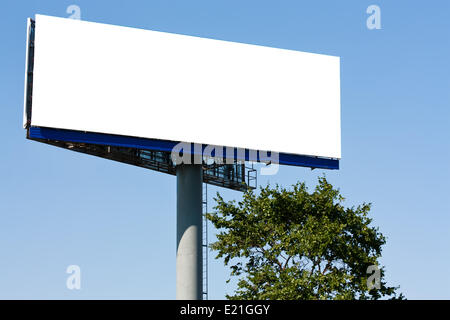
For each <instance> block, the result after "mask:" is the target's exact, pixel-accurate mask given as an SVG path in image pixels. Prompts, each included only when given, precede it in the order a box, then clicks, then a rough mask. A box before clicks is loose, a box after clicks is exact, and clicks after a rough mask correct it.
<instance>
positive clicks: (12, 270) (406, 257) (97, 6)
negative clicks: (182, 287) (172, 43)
mask: <svg viewBox="0 0 450 320" xmlns="http://www.w3.org/2000/svg"><path fill="white" fill-rule="evenodd" d="M71 4H76V5H78V6H79V7H80V8H81V19H82V20H88V21H95V22H103V23H109V24H116V25H124V26H130V27H137V28H144V29H152V30H158V31H166V32H174V33H181V34H187V35H193V36H201V37H208V38H214V39H222V40H229V41H237V42H244V43H252V44H258V45H265V46H272V47H278V48H285V49H293V50H300V51H307V52H314V53H323V54H330V55H336V56H340V57H341V91H342V101H341V102H342V161H341V169H340V170H339V171H333V172H332V171H326V172H325V171H324V170H314V171H311V170H309V169H307V168H296V167H281V169H280V171H279V173H278V174H277V175H275V176H270V177H261V176H260V177H259V180H258V182H259V183H260V184H263V185H265V184H266V183H267V182H270V183H279V184H282V185H286V186H288V185H290V184H293V183H295V182H296V181H298V180H304V181H306V182H307V184H308V185H309V186H310V187H311V188H313V187H314V184H315V181H316V180H315V179H316V177H317V175H322V174H323V173H324V172H325V173H326V175H327V177H328V179H329V180H330V181H331V182H332V183H333V184H334V185H336V186H337V187H339V188H340V189H341V191H342V193H343V194H344V196H346V197H347V199H348V200H347V204H348V205H356V204H359V203H361V202H364V201H366V202H372V203H373V210H372V213H371V214H372V217H373V218H374V221H373V224H374V225H377V226H379V227H380V231H381V232H383V233H384V234H385V235H386V236H387V244H386V246H385V247H384V251H383V258H382V263H383V265H385V266H386V272H387V279H388V282H389V284H391V285H400V286H401V291H402V292H403V293H404V294H405V295H406V297H407V298H410V299H431V298H446V299H449V298H450V273H449V269H450V250H449V249H450V201H449V191H448V185H449V181H450V169H449V167H450V164H449V158H450V142H449V141H450V140H449V139H450V130H449V124H450V108H449V107H450V62H449V61H450V36H449V35H450V18H449V17H448V12H449V11H450V2H448V1H447V0H440V1H438V0H436V1H415V0H410V1H404V0H403V1H402V0H396V1H392V0H391V1H372V0H371V1H365V0H345V1H335V0H329V1H318V0H315V1H312V0H311V1H298V0H296V1H274V0H272V1H263V0H258V1H253V0H252V1H250V0H246V1H235V0H227V1H222V0H220V1H219V0H215V1H211V0H207V1H196V0H191V1H186V0H184V1H167V0H162V1H155V0H150V1H112V0H108V1H92V0H89V1H74V0H71V1H2V2H1V3H0V39H1V42H0V43H1V47H0V110H1V113H0V131H1V137H2V156H1V158H0V298H3V299H5V298H32V299H35V298H41V299H47V298H62V299H66V298H68V299H72V298H74V299H78V298H86V299H91V298H136V299H173V298H175V245H176V244H175V241H176V233H175V214H176V212H175V210H176V203H175V192H176V184H175V182H176V181H175V177H173V176H169V175H165V174H162V173H157V172H153V171H148V170H145V169H141V168H138V167H133V166H128V165H124V164H120V163H116V162H112V161H107V160H104V159H100V158H95V157H91V156H88V155H84V154H78V153H74V152H70V151H66V150H63V149H59V148H55V147H51V146H47V145H44V144H40V143H37V142H33V141H28V140H26V139H25V130H23V129H22V108H23V83H24V60H25V38H26V18H27V17H32V16H34V14H36V13H41V14H47V15H53V16H60V17H67V16H69V14H67V13H66V8H67V7H68V6H69V5H71ZM372 4H376V5H378V6H379V7H380V9H381V29H380V30H369V29H368V28H367V26H366V19H367V18H368V17H369V14H367V13H366V9H367V7H368V6H369V5H372ZM68 63H70V62H68ZM247 120H248V121H252V119H247ZM225 125H227V124H224V126H225ZM269 125H270V124H264V123H261V128H262V129H264V128H265V127H267V126H269ZM246 134H252V135H254V134H257V133H256V132H248V133H246ZM217 191H220V192H221V193H222V194H223V195H224V197H225V199H228V200H231V199H239V197H240V194H239V193H238V192H234V191H227V190H223V189H219V188H215V187H210V188H209V194H210V195H211V194H213V193H215V192H217ZM211 205H212V199H211V198H210V199H209V206H210V207H211ZM210 233H214V230H213V229H212V228H211V229H210ZM213 256H214V254H210V265H209V283H210V288H209V289H210V290H209V292H210V298H215V299H221V298H224V295H225V293H226V292H228V293H231V292H232V291H233V288H234V285H235V284H234V283H233V282H232V283H230V284H226V283H225V281H226V279H228V273H229V270H227V269H226V268H225V267H224V266H223V263H222V261H220V260H218V261H216V260H214V259H213ZM69 265H79V266H80V267H81V290H68V289H67V288H66V279H67V277H68V274H66V268H67V266H69Z"/></svg>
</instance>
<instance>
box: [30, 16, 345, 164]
mask: <svg viewBox="0 0 450 320" xmlns="http://www.w3.org/2000/svg"><path fill="white" fill-rule="evenodd" d="M35 25H36V27H35V47H34V70H33V100H32V116H31V126H35V127H46V128H57V129H67V130H74V131H77V132H90V133H101V134H109V135H116V136H127V137H135V138H144V139H160V140H167V141H186V142H192V143H200V144H210V145H219V146H230V147H237V148H246V149H252V150H268V151H275V152H280V153H286V154H294V155H304V156H312V157H325V158H334V159H339V158H340V157H341V143H340V141H341V136H340V72H339V71H340V70H339V69H340V66H339V58H338V57H333V56H326V55H319V54H312V53H305V52H299V51H292V50H284V49H276V48H269V47H263V46H257V45H249V44H242V43H234V42H228V41H220V40H212V39H205V38H198V37H192V36H185V35H178V34H171V33H164V32H156V31H149V30H140V29H133V28H127V27H118V26H112V25H105V24H99V23H92V22H85V21H79V20H71V19H63V18H56V17H48V16H43V15H36V24H35Z"/></svg>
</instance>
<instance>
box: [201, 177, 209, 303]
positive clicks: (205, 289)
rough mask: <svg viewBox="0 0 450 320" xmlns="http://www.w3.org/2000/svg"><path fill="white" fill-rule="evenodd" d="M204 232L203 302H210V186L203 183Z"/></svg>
mask: <svg viewBox="0 0 450 320" xmlns="http://www.w3.org/2000/svg"><path fill="white" fill-rule="evenodd" d="M202 201H203V215H202V216H203V228H202V229H203V231H202V250H203V252H202V253H203V254H202V257H203V268H202V272H203V274H202V277H203V281H202V283H203V291H202V292H203V300H208V219H206V213H208V184H207V183H203V197H202Z"/></svg>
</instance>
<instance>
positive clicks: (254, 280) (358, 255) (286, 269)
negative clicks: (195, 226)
mask: <svg viewBox="0 0 450 320" xmlns="http://www.w3.org/2000/svg"><path fill="white" fill-rule="evenodd" d="M215 200H216V202H217V205H216V207H215V208H214V209H215V212H214V213H208V214H207V218H208V219H209V220H210V221H211V222H212V223H213V225H214V226H215V227H216V228H217V229H218V230H219V233H218V234H217V241H216V242H214V243H212V244H211V248H212V249H213V250H216V251H217V252H218V254H217V257H216V258H221V257H223V258H224V262H225V265H229V266H230V268H231V276H232V277H233V276H236V277H238V279H239V281H238V288H237V290H236V292H235V293H234V295H232V296H227V298H229V299H263V300H265V299H270V300H275V299H283V300H291V299H379V298H382V297H386V298H389V297H390V298H400V299H402V298H403V295H402V294H400V295H399V296H397V295H396V290H397V289H398V287H388V286H387V285H386V282H385V280H384V268H383V267H378V265H379V261H378V260H379V258H380V257H381V247H382V246H383V245H384V244H385V243H386V239H385V237H384V236H383V235H382V234H381V233H380V232H379V231H378V228H375V227H371V226H370V223H371V219H370V218H369V217H368V213H369V211H370V208H371V204H366V203H363V204H362V205H359V206H357V207H356V208H355V207H351V208H345V207H344V205H343V202H344V198H343V197H342V195H341V194H340V192H339V190H337V189H334V188H333V186H332V185H331V184H329V183H328V182H327V180H326V178H325V177H320V178H319V180H318V185H317V186H316V188H315V190H314V192H312V193H309V192H308V190H307V187H306V186H305V184H304V183H297V184H295V185H293V189H292V190H287V189H285V188H282V187H280V186H278V185H277V186H276V187H275V188H270V186H266V187H264V188H261V189H260V193H259V195H257V194H256V193H255V192H253V191H252V190H250V189H249V190H248V191H246V192H245V193H244V195H243V199H242V200H241V201H240V202H238V203H236V201H231V202H226V201H224V199H223V198H222V197H221V196H220V194H217V197H216V198H215ZM370 266H375V267H370ZM373 269H375V270H377V271H379V282H377V283H373V282H372V283H371V282H370V281H369V283H368V281H367V280H371V279H370V276H371V273H367V272H368V270H373ZM228 281H230V280H228ZM377 284H378V285H377Z"/></svg>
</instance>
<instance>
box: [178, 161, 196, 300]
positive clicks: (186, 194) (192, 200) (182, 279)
mask: <svg viewBox="0 0 450 320" xmlns="http://www.w3.org/2000/svg"><path fill="white" fill-rule="evenodd" d="M202 183H203V168H202V165H201V164H182V165H178V166H177V258H176V274H177V278H176V298H177V299H178V300H202V297H203V259H202V253H203V252H202V251H203V245H202V235H203V233H202V228H203V225H202V224H203V220H202V206H203V202H202V193H203V189H202V187H203V184H202Z"/></svg>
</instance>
